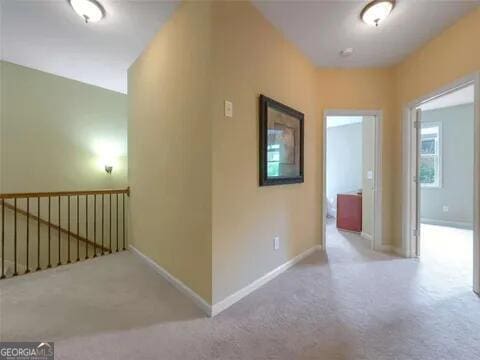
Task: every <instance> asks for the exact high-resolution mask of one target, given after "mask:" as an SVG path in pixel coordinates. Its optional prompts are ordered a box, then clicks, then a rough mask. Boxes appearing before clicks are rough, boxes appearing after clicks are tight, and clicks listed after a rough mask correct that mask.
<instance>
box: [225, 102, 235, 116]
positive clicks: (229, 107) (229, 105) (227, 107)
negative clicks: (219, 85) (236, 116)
mask: <svg viewBox="0 0 480 360" xmlns="http://www.w3.org/2000/svg"><path fill="white" fill-rule="evenodd" d="M225 116H226V117H230V118H231V117H233V103H232V102H231V101H228V100H225Z"/></svg>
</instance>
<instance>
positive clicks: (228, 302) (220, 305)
mask: <svg viewBox="0 0 480 360" xmlns="http://www.w3.org/2000/svg"><path fill="white" fill-rule="evenodd" d="M321 249H322V246H321V245H316V246H314V247H312V248H310V249H308V250H307V251H304V252H303V253H301V254H300V255H297V256H295V257H294V258H293V259H291V260H289V261H287V262H286V263H284V264H282V265H280V266H279V267H277V268H275V269H273V270H272V271H270V272H269V273H267V274H265V275H263V276H262V277H260V278H258V279H257V280H255V281H253V282H252V283H250V284H249V285H247V286H245V287H244V288H242V289H240V290H238V291H237V292H235V293H233V294H232V295H229V296H227V297H226V298H225V299H223V300H221V301H219V302H217V303H216V304H214V305H213V306H212V316H215V315H217V314H219V313H221V312H222V311H223V310H225V309H227V308H229V307H230V306H232V305H233V304H235V303H236V302H238V301H240V300H241V299H243V298H244V297H245V296H247V295H249V294H251V293H252V292H253V291H255V290H257V289H258V288H260V287H262V286H263V285H265V284H266V283H268V282H269V281H270V280H273V279H274V278H276V277H277V276H278V275H280V274H281V273H283V272H284V271H286V270H288V269H289V268H291V267H292V266H293V265H295V264H297V263H298V262H300V261H301V260H303V259H304V258H306V257H307V256H309V255H310V254H312V253H313V252H315V251H317V250H321Z"/></svg>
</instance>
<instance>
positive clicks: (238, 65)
mask: <svg viewBox="0 0 480 360" xmlns="http://www.w3.org/2000/svg"><path fill="white" fill-rule="evenodd" d="M213 23H214V25H215V37H214V62H213V67H214V69H215V75H214V79H215V81H214V86H213V89H214V91H213V97H212V99H213V149H212V153H213V177H212V181H213V186H212V188H213V301H214V303H215V302H217V301H219V300H222V299H223V298H225V297H226V296H228V295H230V294H232V293H233V292H235V291H237V290H239V289H241V288H242V287H244V286H246V285H248V284H249V283H251V282H252V281H254V280H256V279H257V278H259V277H260V276H262V275H264V274H266V273H267V272H269V271H271V270H272V269H274V268H276V267H277V266H279V265H281V264H283V263H284V262H286V261H288V260H289V259H291V258H293V257H294V256H296V255H298V254H300V253H301V252H303V251H305V250H307V249H309V248H311V247H313V246H314V245H316V244H320V243H321V229H320V228H321V226H320V225H321V217H320V212H321V197H320V193H321V189H320V165H321V163H320V161H319V159H320V152H319V151H320V148H319V138H320V134H319V127H318V125H319V121H320V116H319V113H318V106H317V97H316V96H315V94H316V86H317V83H316V76H315V75H316V70H315V67H314V66H313V65H312V64H311V63H310V62H309V61H308V60H307V59H306V57H305V56H303V55H302V54H301V53H300V52H299V51H298V50H297V49H296V48H295V47H294V46H293V45H292V44H291V43H289V42H288V41H287V40H285V38H284V37H283V36H282V35H281V33H280V32H278V31H277V30H276V29H274V28H273V27H272V25H271V24H270V23H268V22H267V21H266V20H265V19H264V18H263V16H262V15H261V14H260V13H259V12H258V11H257V10H256V9H255V8H254V7H253V5H252V4H250V3H249V2H224V3H217V4H215V7H214V22H213ZM247 24H248V25H247ZM260 94H265V95H267V96H269V97H271V98H274V99H276V100H278V101H280V102H282V103H284V104H286V105H288V106H291V107H293V108H294V109H297V110H299V111H301V112H303V113H304V114H305V182H304V183H303V184H294V185H281V186H267V187H259V180H258V178H259V174H258V171H259V170H258V161H259V160H258V157H259V154H258V136H259V135H258V126H259V125H258V124H259V119H258V98H259V95H260ZM226 99H228V100H231V101H232V102H233V108H234V116H233V118H225V117H224V114H223V111H224V109H223V102H224V100H226ZM275 236H279V237H280V249H279V250H277V251H274V250H273V238H274V237H275Z"/></svg>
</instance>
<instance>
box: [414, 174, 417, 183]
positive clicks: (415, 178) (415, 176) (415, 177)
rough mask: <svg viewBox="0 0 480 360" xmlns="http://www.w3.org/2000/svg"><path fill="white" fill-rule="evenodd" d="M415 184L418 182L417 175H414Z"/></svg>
mask: <svg viewBox="0 0 480 360" xmlns="http://www.w3.org/2000/svg"><path fill="white" fill-rule="evenodd" d="M413 182H415V183H416V182H417V175H413Z"/></svg>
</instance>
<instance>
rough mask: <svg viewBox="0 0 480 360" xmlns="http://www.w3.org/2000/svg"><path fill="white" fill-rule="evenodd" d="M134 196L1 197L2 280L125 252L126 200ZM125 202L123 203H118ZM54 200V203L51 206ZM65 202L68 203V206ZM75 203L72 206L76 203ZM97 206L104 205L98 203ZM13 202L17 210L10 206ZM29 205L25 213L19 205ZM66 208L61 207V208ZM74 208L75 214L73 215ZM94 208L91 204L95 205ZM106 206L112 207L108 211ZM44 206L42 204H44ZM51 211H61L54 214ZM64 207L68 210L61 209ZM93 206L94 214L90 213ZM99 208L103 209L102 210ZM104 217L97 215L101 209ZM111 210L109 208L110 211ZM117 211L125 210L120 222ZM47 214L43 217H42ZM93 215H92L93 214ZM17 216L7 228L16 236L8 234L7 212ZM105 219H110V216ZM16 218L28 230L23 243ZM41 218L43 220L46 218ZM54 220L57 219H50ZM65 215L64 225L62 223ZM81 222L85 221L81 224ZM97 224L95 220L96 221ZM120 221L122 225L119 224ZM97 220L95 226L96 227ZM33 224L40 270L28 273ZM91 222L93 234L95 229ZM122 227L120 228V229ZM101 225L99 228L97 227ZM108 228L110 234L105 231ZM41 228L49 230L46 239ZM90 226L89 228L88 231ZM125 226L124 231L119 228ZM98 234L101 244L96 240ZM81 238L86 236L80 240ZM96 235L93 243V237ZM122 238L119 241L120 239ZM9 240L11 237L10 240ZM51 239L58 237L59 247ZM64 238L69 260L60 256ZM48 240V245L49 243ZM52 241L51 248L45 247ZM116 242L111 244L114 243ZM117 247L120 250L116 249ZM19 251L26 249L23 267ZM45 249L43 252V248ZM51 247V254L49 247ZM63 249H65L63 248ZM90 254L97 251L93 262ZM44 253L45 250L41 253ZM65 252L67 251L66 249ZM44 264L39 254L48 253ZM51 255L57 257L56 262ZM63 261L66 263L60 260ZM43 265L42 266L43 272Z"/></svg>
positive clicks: (88, 193) (109, 193)
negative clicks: (21, 219)
mask: <svg viewBox="0 0 480 360" xmlns="http://www.w3.org/2000/svg"><path fill="white" fill-rule="evenodd" d="M129 195H130V189H129V188H126V189H114V190H89V191H59V192H36V193H10V194H0V207H1V220H0V223H1V238H0V239H1V240H0V241H1V248H0V249H1V274H0V279H4V278H6V277H9V276H16V275H20V274H19V273H18V269H19V268H22V269H24V271H23V274H26V273H29V272H31V271H38V270H43V269H45V268H50V267H52V266H60V265H64V264H69V263H72V262H78V261H81V260H86V259H89V258H91V257H92V258H95V257H97V256H103V255H105V254H111V253H113V252H118V251H121V250H125V249H126V242H127V236H126V209H125V208H126V197H128V196H129ZM119 198H121V202H119ZM42 200H43V203H45V202H46V203H47V204H48V206H46V208H47V209H46V210H45V207H44V206H42ZM52 200H54V201H53V202H52ZM55 200H56V201H55ZM65 200H66V201H65ZM72 200H73V201H72ZM97 200H100V201H99V202H97ZM12 201H13V204H12ZM32 201H33V203H34V204H36V209H34V210H36V214H35V212H31V211H30V206H31V202H32ZM20 202H22V204H23V205H26V206H25V207H26V208H22V207H21V206H20V205H21V204H20ZM62 203H63V204H62ZM72 203H73V205H74V206H73V210H74V211H73V212H72ZM92 203H93V204H92ZM106 203H108V205H106ZM43 205H44V204H43ZM52 205H53V207H54V208H55V205H56V207H57V209H54V210H56V211H54V212H55V213H54V214H53V212H52ZM62 205H66V211H65V208H63V212H62ZM92 205H93V212H92V209H91V208H92ZM99 205H100V206H99ZM112 205H114V209H115V212H114V213H112V207H113V206H112ZM99 207H100V212H99V213H98V211H97V210H98V208H99ZM107 207H108V208H107ZM119 207H121V217H119ZM42 209H43V212H42ZM89 209H90V213H89ZM6 210H8V211H10V212H13V215H12V216H13V219H10V222H11V224H9V225H10V226H9V228H10V229H11V230H12V228H13V230H12V233H11V234H8V233H7V231H6V228H7V223H8V219H6V215H7V211H6ZM45 212H47V213H48V215H47V216H48V219H45ZM72 213H73V227H72ZM106 213H107V215H106ZM17 215H21V216H23V217H25V218H26V224H25V226H24V229H23V230H25V231H24V232H25V237H24V238H23V239H20V238H19V234H18V232H19V231H18V230H19V224H18V219H17ZM42 215H43V216H42ZM52 215H53V218H54V217H55V216H57V217H56V221H57V222H56V223H55V219H52ZM62 215H63V216H64V218H63V219H64V220H63V222H62ZM81 216H83V219H82V224H81V221H80V220H81ZM65 217H66V222H67V226H66V228H65V226H63V225H62V223H65ZM92 218H93V219H92ZM120 219H121V220H120ZM92 220H93V221H92ZM31 222H34V223H36V225H37V226H36V231H37V234H36V235H37V236H36V240H37V243H36V261H35V263H36V268H35V269H32V268H31V267H30V264H31V260H33V258H32V256H31V254H30V250H31V249H30V248H31V245H32V243H31V240H32V239H31V238H30V230H31V225H30V224H31ZM92 222H93V228H92ZM120 222H121V224H120ZM97 223H99V224H97ZM106 223H108V229H105V228H106V226H105V225H106ZM41 225H43V226H44V227H45V226H46V228H47V236H44V237H43V238H42V229H41ZM89 225H90V227H89ZM97 225H98V226H97ZM120 226H121V228H120ZM99 231H101V232H100V234H101V236H100V239H98V241H97V235H98V233H99ZM82 232H83V234H82ZM92 232H93V240H92V237H91V236H90V235H91V234H92ZM106 233H107V234H108V238H107V239H106V238H105V234H106ZM120 234H121V238H120ZM8 235H10V236H8ZM52 235H53V236H55V235H56V236H57V241H56V243H55V244H52ZM62 235H63V237H64V238H66V248H67V249H66V251H67V253H66V254H62V243H63V241H62ZM45 237H46V238H47V239H45ZM42 240H43V241H42ZM71 240H76V252H75V249H74V252H75V253H76V258H73V259H72V257H71V255H72V251H71V250H72V249H71ZM47 241H48V242H47ZM112 241H113V242H112ZM80 243H82V246H83V247H84V248H85V249H84V256H80V255H81V254H80V250H81V248H80ZM115 244H116V246H115ZM19 245H25V251H24V252H25V254H24V257H23V258H24V260H25V262H24V263H20V262H19V259H18V258H19V254H18V250H19ZM42 245H43V247H42ZM46 245H48V248H45V246H46ZM52 245H56V246H57V252H56V254H52ZM64 247H65V244H64ZM7 248H8V249H9V250H12V251H11V252H12V254H10V258H9V259H6V256H7V255H6V249H7ZM89 248H93V256H91V257H90V256H89ZM42 250H45V251H43V252H42ZM63 250H64V252H65V249H63ZM45 252H46V254H47V255H46V256H45V258H44V259H42V258H41V253H45ZM52 255H53V256H52ZM54 256H56V260H57V262H56V263H55V262H52V258H53V257H54ZM62 257H63V259H62ZM6 263H8V264H12V263H13V269H11V270H12V271H10V272H9V271H6V270H7V269H5V267H6V266H5V264H6ZM42 263H43V266H42Z"/></svg>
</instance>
